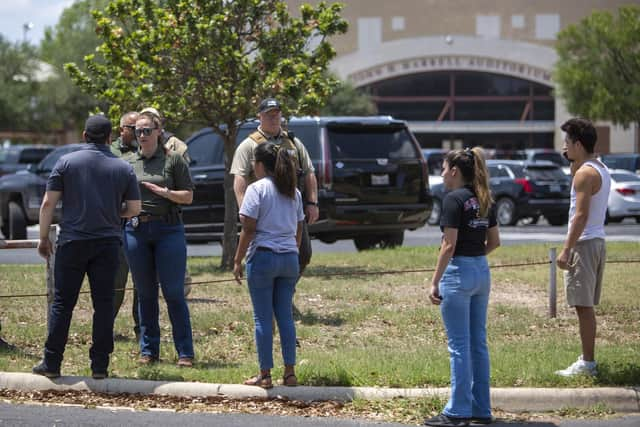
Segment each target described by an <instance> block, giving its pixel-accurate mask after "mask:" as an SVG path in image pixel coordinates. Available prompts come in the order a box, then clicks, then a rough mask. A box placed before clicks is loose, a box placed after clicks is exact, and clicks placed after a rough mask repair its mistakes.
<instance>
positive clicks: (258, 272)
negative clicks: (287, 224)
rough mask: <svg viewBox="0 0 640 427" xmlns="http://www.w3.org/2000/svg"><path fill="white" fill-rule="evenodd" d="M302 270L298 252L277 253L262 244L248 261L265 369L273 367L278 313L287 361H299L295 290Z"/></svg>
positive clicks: (257, 333)
mask: <svg viewBox="0 0 640 427" xmlns="http://www.w3.org/2000/svg"><path fill="white" fill-rule="evenodd" d="M299 271H300V267H299V265H298V254H297V253H295V252H287V253H275V252H272V251H270V250H268V249H262V248H258V250H257V251H256V252H255V254H254V255H253V257H251V259H250V260H248V261H247V283H248V286H249V294H250V295H251V302H252V304H253V320H254V322H255V339H256V347H257V350H258V363H259V365H260V369H261V370H267V369H271V368H273V329H272V328H273V326H272V319H273V317H274V316H275V318H276V322H277V323H278V330H279V331H280V344H281V346H282V358H283V359H284V364H285V365H295V364H296V326H295V323H294V321H293V293H294V291H295V287H296V281H297V280H298V275H299Z"/></svg>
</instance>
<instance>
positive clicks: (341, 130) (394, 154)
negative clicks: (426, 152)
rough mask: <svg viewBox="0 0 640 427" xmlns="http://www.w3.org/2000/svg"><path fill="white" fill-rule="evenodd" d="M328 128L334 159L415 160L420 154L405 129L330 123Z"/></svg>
mask: <svg viewBox="0 0 640 427" xmlns="http://www.w3.org/2000/svg"><path fill="white" fill-rule="evenodd" d="M327 132H328V135H329V141H331V144H330V145H331V157H332V159H334V160H337V159H378V158H383V159H387V158H389V159H394V160H412V159H415V158H416V156H417V155H418V154H419V153H417V151H416V148H415V146H414V144H413V141H412V139H411V135H410V134H409V132H407V130H406V129H399V128H389V127H385V128H376V129H375V130H372V129H371V128H366V127H365V128H363V127H358V128H353V129H351V128H349V127H329V128H328V129H327ZM420 155H421V154H420Z"/></svg>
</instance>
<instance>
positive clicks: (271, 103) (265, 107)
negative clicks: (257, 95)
mask: <svg viewBox="0 0 640 427" xmlns="http://www.w3.org/2000/svg"><path fill="white" fill-rule="evenodd" d="M275 109H278V110H280V109H281V108H280V103H279V102H278V100H277V99H275V98H265V99H263V100H262V101H261V102H260V106H259V107H258V113H266V112H267V111H271V110H275Z"/></svg>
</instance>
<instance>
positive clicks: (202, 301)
mask: <svg viewBox="0 0 640 427" xmlns="http://www.w3.org/2000/svg"><path fill="white" fill-rule="evenodd" d="M187 302H188V303H189V304H224V303H225V302H227V300H223V299H219V298H187Z"/></svg>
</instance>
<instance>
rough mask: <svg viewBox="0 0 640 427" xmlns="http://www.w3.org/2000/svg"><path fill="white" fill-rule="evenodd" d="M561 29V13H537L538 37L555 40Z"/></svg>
mask: <svg viewBox="0 0 640 427" xmlns="http://www.w3.org/2000/svg"><path fill="white" fill-rule="evenodd" d="M558 31H560V15H557V14H554V15H536V38H537V39H538V40H555V39H556V34H558Z"/></svg>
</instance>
